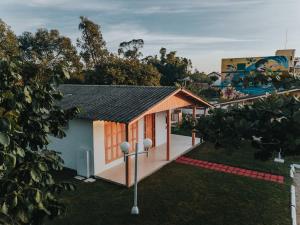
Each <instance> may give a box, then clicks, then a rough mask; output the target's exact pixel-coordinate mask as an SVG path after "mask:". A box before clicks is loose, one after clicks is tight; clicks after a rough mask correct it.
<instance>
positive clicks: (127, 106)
mask: <svg viewBox="0 0 300 225" xmlns="http://www.w3.org/2000/svg"><path fill="white" fill-rule="evenodd" d="M177 89H178V88H177V87H165V86H164V87H162V86H158V87H152V86H118V85H77V84H63V85H60V86H59V90H60V91H61V92H62V93H63V94H64V97H63V99H62V101H61V102H60V103H59V105H60V106H62V108H65V109H66V108H70V107H74V106H77V107H79V108H80V111H81V112H80V114H79V118H83V119H90V120H105V121H114V122H122V123H128V122H130V121H131V120H132V119H134V118H135V117H137V116H139V115H140V114H142V113H143V112H145V111H147V109H149V108H150V107H151V106H153V105H155V104H156V103H158V102H160V101H161V100H163V99H164V98H166V97H167V96H168V95H170V94H172V93H173V92H175V91H176V90H177Z"/></svg>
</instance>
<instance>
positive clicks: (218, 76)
mask: <svg viewBox="0 0 300 225" xmlns="http://www.w3.org/2000/svg"><path fill="white" fill-rule="evenodd" d="M207 76H208V77H209V78H211V79H212V78H213V77H216V80H215V81H214V82H213V83H212V84H211V86H213V87H219V86H221V82H222V75H221V73H218V72H211V73H209V74H207Z"/></svg>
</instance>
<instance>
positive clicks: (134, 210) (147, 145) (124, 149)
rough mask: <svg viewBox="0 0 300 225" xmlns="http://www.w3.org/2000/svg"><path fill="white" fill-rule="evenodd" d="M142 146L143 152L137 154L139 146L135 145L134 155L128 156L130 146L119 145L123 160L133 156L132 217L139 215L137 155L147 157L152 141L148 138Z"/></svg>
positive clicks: (124, 143)
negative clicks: (145, 155)
mask: <svg viewBox="0 0 300 225" xmlns="http://www.w3.org/2000/svg"><path fill="white" fill-rule="evenodd" d="M143 144H144V148H145V150H144V151H142V152H139V144H138V143H135V152H134V153H130V154H129V148H130V144H129V143H128V142H126V141H125V142H123V143H122V144H121V145H120V148H121V150H122V152H123V153H124V158H125V160H129V156H132V155H135V160H134V161H135V163H134V164H135V165H134V203H133V207H132V208H131V214H132V215H138V214H139V208H138V205H137V184H138V179H137V176H138V174H137V172H138V155H139V154H144V153H146V154H147V157H148V150H149V148H150V147H151V146H152V140H151V139H150V138H146V139H145V140H144V141H143Z"/></svg>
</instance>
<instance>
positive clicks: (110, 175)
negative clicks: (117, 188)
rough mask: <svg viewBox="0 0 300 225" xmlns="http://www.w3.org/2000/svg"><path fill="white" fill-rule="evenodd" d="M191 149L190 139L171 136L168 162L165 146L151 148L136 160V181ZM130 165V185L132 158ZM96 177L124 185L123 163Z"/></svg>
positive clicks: (197, 141) (197, 140) (132, 179)
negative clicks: (147, 153) (147, 154)
mask: <svg viewBox="0 0 300 225" xmlns="http://www.w3.org/2000/svg"><path fill="white" fill-rule="evenodd" d="M199 142H200V140H199V138H196V145H197V144H198V143H199ZM191 147H192V137H188V136H182V135H175V134H171V147H170V161H167V160H166V144H163V145H160V146H157V147H154V148H152V149H151V150H150V151H149V157H148V158H147V156H146V154H142V155H139V158H138V180H141V179H143V178H145V177H147V176H149V175H151V174H152V173H154V172H155V171H157V170H158V169H160V168H161V167H163V166H164V165H166V164H168V163H169V162H171V161H172V160H174V159H176V158H177V157H179V156H181V155H182V154H184V153H185V152H186V151H187V150H189V149H190V148H191ZM130 165H131V174H130V176H131V179H130V181H131V184H130V186H131V185H133V182H134V157H131V158H130ZM96 177H99V178H102V179H105V180H108V181H111V182H114V183H118V184H121V185H126V182H125V163H121V164H119V165H117V166H114V167H112V168H110V169H107V170H105V171H103V172H101V173H99V174H97V175H96Z"/></svg>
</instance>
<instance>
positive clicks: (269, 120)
mask: <svg viewBox="0 0 300 225" xmlns="http://www.w3.org/2000/svg"><path fill="white" fill-rule="evenodd" d="M197 130H199V131H201V132H200V135H201V137H202V138H204V140H206V141H209V142H212V143H214V144H215V145H216V146H217V147H218V146H228V145H230V146H239V145H240V143H241V142H242V141H245V140H246V141H251V142H252V145H253V146H254V147H255V148H257V149H258V152H257V153H256V157H258V158H260V159H264V160H266V159H268V158H270V157H271V156H272V155H273V154H274V153H275V152H279V151H281V152H282V153H283V154H285V155H288V154H300V101H299V99H298V98H296V97H293V96H284V95H272V96H270V97H268V98H265V99H261V100H259V101H256V102H255V103H254V104H253V105H245V106H243V107H242V106H239V107H233V108H230V109H228V110H226V109H213V110H211V111H210V114H209V115H208V116H206V117H201V118H200V119H199V121H198V125H197Z"/></svg>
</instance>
